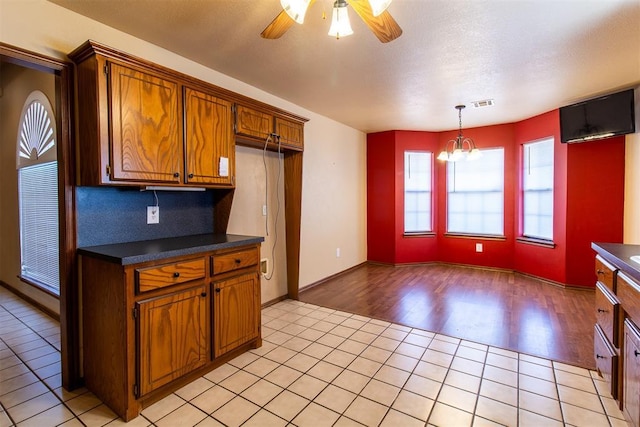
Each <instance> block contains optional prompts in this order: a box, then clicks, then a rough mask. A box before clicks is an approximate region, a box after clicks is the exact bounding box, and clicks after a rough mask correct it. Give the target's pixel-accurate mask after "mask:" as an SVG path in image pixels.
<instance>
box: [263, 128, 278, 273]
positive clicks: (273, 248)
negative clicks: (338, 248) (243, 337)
mask: <svg viewBox="0 0 640 427" xmlns="http://www.w3.org/2000/svg"><path fill="white" fill-rule="evenodd" d="M272 136H273V137H275V139H276V141H277V143H278V174H277V175H276V186H275V188H276V219H275V220H274V222H273V228H274V236H273V245H272V246H271V265H272V267H271V271H270V272H269V274H268V275H267V274H265V275H264V278H265V279H267V280H271V278H272V277H273V272H274V271H275V269H276V244H277V242H278V217H279V216H280V192H279V191H278V189H279V188H280V170H281V169H282V157H281V155H280V154H281V151H280V135H278V134H275V133H274V134H271V135H269V136H268V137H267V139H266V140H265V141H264V148H263V150H262V164H263V165H264V180H265V184H264V200H265V205H266V206H269V203H268V201H269V173H268V170H267V157H266V155H267V146H268V144H269V141H271V137H272ZM264 227H265V233H266V235H267V236H268V235H269V209H268V208H267V215H265V219H264Z"/></svg>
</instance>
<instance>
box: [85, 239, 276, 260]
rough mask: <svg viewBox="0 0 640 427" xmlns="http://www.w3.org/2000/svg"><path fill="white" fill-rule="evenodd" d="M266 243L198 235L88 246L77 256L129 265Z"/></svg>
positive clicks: (255, 240) (258, 240) (254, 240)
mask: <svg viewBox="0 0 640 427" xmlns="http://www.w3.org/2000/svg"><path fill="white" fill-rule="evenodd" d="M263 241H264V238H263V237H258V236H241V235H237V234H196V235H192V236H183V237H171V238H167V239H157V240H144V241H141V242H129V243H114V244H111V245H100V246H87V247H83V248H78V254H80V255H85V256H91V257H95V258H101V259H104V260H107V261H110V262H113V263H116V264H120V265H129V264H138V263H141V262H147V261H157V260H161V259H166V258H171V257H175V256H182V255H190V254H196V253H200V252H208V251H214V250H218V249H227V248H234V247H236V246H243V245H250V244H255V243H261V242H263Z"/></svg>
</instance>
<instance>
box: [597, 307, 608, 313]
mask: <svg viewBox="0 0 640 427" xmlns="http://www.w3.org/2000/svg"><path fill="white" fill-rule="evenodd" d="M606 312H607V310H605V309H603V308H599V309H598V313H606Z"/></svg>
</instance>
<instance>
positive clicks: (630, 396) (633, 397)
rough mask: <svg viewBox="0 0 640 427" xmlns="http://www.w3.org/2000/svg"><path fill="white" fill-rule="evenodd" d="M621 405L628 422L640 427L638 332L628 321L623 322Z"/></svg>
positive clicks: (639, 351)
mask: <svg viewBox="0 0 640 427" xmlns="http://www.w3.org/2000/svg"><path fill="white" fill-rule="evenodd" d="M623 369H624V370H623V379H622V383H623V387H624V392H623V393H622V395H623V399H624V404H623V405H622V406H623V408H624V411H625V413H626V415H627V417H628V421H631V424H632V425H633V426H634V427H639V426H640V331H638V328H637V327H636V326H635V325H634V324H633V322H631V321H630V320H629V319H627V320H625V322H624V368H623Z"/></svg>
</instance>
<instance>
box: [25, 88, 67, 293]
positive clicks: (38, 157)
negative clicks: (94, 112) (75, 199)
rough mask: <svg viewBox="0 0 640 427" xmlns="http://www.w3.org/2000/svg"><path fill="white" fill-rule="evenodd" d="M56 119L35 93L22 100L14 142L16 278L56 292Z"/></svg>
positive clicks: (45, 103) (40, 97)
mask: <svg viewBox="0 0 640 427" xmlns="http://www.w3.org/2000/svg"><path fill="white" fill-rule="evenodd" d="M55 145H56V130H55V117H54V115H53V110H52V108H51V103H50V102H49V100H48V99H47V97H46V95H45V94H44V93H42V92H40V91H33V92H32V93H31V94H29V96H28V97H27V100H26V101H25V104H24V107H23V109H22V115H21V118H20V124H19V126H18V138H17V150H16V151H17V156H16V158H17V168H18V204H19V206H18V209H19V215H20V255H21V257H20V259H21V261H20V262H21V264H20V275H21V277H22V278H23V279H26V280H28V281H30V282H33V283H34V284H36V285H38V286H40V287H43V288H45V289H47V290H49V291H51V292H52V293H54V294H59V293H60V266H59V245H58V236H59V233H58V163H57V160H56V149H55Z"/></svg>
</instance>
